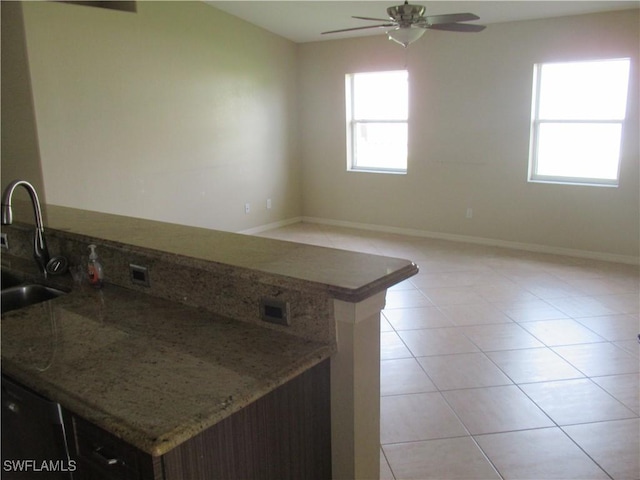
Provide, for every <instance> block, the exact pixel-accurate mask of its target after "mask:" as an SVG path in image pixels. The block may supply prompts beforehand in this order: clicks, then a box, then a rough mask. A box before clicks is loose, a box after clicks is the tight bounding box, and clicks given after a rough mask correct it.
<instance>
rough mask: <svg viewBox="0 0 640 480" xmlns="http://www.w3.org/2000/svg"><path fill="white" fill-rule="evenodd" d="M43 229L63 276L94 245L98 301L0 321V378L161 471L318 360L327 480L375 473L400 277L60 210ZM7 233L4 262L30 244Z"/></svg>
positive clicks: (225, 237)
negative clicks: (161, 463) (382, 350)
mask: <svg viewBox="0 0 640 480" xmlns="http://www.w3.org/2000/svg"><path fill="white" fill-rule="evenodd" d="M46 215H47V226H48V229H47V235H48V238H49V241H50V249H51V250H52V253H53V251H55V252H56V253H63V254H64V255H65V256H67V257H69V259H70V261H71V264H72V265H82V263H83V259H84V257H86V246H87V244H88V243H96V244H97V245H98V251H99V253H100V254H101V255H102V258H103V263H104V267H105V272H106V286H105V288H104V289H103V290H99V291H95V290H91V289H89V288H88V287H85V286H84V285H72V293H70V294H68V295H65V296H62V297H60V298H58V299H56V300H54V301H51V302H46V303H44V304H40V305H35V306H31V307H28V308H26V309H23V310H18V311H15V312H10V313H8V314H7V315H5V316H3V319H2V338H3V349H2V360H3V371H4V372H6V373H7V374H9V375H11V376H13V377H14V378H16V380H18V381H20V382H22V383H24V384H25V385H27V386H28V387H31V388H33V389H34V390H35V391H37V392H39V393H41V394H43V395H45V396H48V397H49V398H51V399H53V400H55V401H59V402H60V403H61V404H62V406H63V407H64V408H66V409H69V410H70V411H72V412H74V413H75V414H77V415H79V416H80V417H82V418H84V419H86V420H88V421H89V422H91V423H92V424H95V425H97V426H99V427H101V428H104V429H105V430H106V431H108V432H110V433H111V434H113V435H115V436H117V437H118V438H122V439H123V440H126V441H127V442H128V443H130V444H132V445H134V446H136V448H139V449H140V450H141V451H144V452H147V453H148V454H150V455H153V456H160V455H164V454H166V453H167V452H171V451H172V449H173V448H175V447H176V446H178V445H180V444H181V443H182V442H185V441H188V440H189V439H190V438H193V437H194V436H196V435H198V432H200V433H201V432H203V431H206V430H207V429H208V428H210V427H211V426H215V425H216V424H217V423H219V422H220V421H221V420H223V419H224V418H226V417H228V416H230V415H233V414H234V413H236V412H239V411H241V410H242V409H243V408H245V407H246V406H247V405H250V404H252V402H254V401H255V400H257V399H260V398H263V397H264V396H265V395H268V394H269V393H270V392H273V391H274V390H276V389H277V388H279V387H280V386H282V385H285V384H286V383H287V382H290V381H291V380H292V379H295V378H297V377H298V376H300V375H301V374H303V373H304V372H306V371H308V370H310V369H312V368H315V367H316V366H317V365H320V364H321V363H322V362H326V361H327V359H329V360H328V361H329V362H330V382H331V402H330V403H331V452H332V453H331V455H332V462H331V463H332V469H333V477H334V478H361V477H365V476H366V477H367V478H370V477H371V476H372V475H373V474H372V473H371V472H372V471H373V470H375V471H376V472H377V468H378V463H375V465H374V466H373V467H372V465H371V463H372V462H377V461H378V458H379V457H378V455H379V441H378V438H379V410H378V409H379V403H378V401H379V310H380V309H381V308H382V307H383V306H384V294H385V291H386V288H388V287H389V286H391V285H393V284H395V283H397V282H399V281H401V280H403V279H405V278H408V277H409V276H411V275H413V274H415V273H416V272H417V267H416V266H415V265H414V264H413V263H411V262H410V261H407V260H402V259H393V258H387V257H380V256H375V255H366V254H359V253H353V252H346V251H341V250H335V249H327V248H322V247H313V246H307V245H299V244H295V243H291V242H282V241H278V240H270V239H263V238H256V237H251V236H247V235H238V234H233V233H227V232H216V231H211V230H206V229H199V228H193V227H184V226H179V225H172V224H164V223H160V222H154V221H149V220H140V219H131V218H128V217H121V216H115V215H108V214H101V213H96V212H85V211H82V210H75V209H68V208H64V207H55V206H49V207H48V208H47V209H46ZM3 231H5V229H3ZM7 231H9V233H10V236H11V237H15V239H16V244H17V246H16V247H13V246H12V248H13V251H12V252H11V253H12V255H16V256H17V257H23V258H28V251H29V248H28V234H27V233H28V229H24V228H22V231H21V227H20V226H17V225H16V226H15V227H11V228H9V229H7ZM21 236H22V237H23V238H21ZM12 241H13V239H12ZM25 242H26V243H27V245H24V243H25ZM21 245H22V246H21ZM5 257H7V259H8V261H5ZM17 263H20V262H19V261H17V260H14V265H10V264H11V257H10V256H3V266H5V268H14V269H15V267H16V264H17ZM132 263H133V264H136V265H140V264H143V265H144V266H145V268H148V274H149V277H150V278H149V279H148V280H150V281H149V282H147V285H143V286H141V285H139V284H135V283H134V284H132V282H131V277H130V274H129V273H130V272H129V265H130V264H132ZM265 298H266V299H268V300H269V299H271V300H274V301H277V302H278V304H281V305H286V307H287V309H288V311H290V314H289V315H288V318H287V320H288V325H287V324H273V323H267V322H265V321H264V318H263V315H262V313H264V312H261V311H260V308H259V306H260V305H262V302H263V301H264V299H265ZM268 303H269V301H267V304H268ZM36 326H39V328H35V327H36ZM34 342H35V343H34ZM37 342H43V343H42V344H41V345H40V347H38V348H37V349H35V350H38V351H40V353H39V354H38V355H41V354H42V352H47V351H51V350H52V349H53V352H52V353H51V356H52V361H51V364H50V365H48V364H47V360H46V359H43V358H35V357H34V356H33V352H34V351H35V350H34V348H33V347H32V348H31V350H30V349H29V348H25V347H28V346H29V345H30V344H37ZM47 342H48V343H47ZM47 348H48V350H47ZM30 352H31V353H30ZM101 355H106V356H105V357H102V356H101ZM36 357H37V355H36ZM45 365H46V368H43V366H45ZM125 372H130V375H126V374H125ZM145 382H150V383H145ZM186 392H190V393H188V394H187V393H186ZM179 397H182V398H183V400H182V401H181V402H179V401H177V398H179ZM376 399H377V400H376ZM372 416H373V417H372ZM374 417H375V418H374ZM376 419H377V420H376ZM372 436H373V438H371V437H372Z"/></svg>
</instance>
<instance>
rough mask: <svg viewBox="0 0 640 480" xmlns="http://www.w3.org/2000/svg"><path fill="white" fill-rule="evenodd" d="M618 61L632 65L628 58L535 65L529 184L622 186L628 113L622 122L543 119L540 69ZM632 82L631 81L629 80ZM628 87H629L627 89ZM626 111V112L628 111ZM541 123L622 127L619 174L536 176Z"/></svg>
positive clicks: (611, 120) (612, 120) (619, 120)
mask: <svg viewBox="0 0 640 480" xmlns="http://www.w3.org/2000/svg"><path fill="white" fill-rule="evenodd" d="M617 60H627V61H628V62H629V64H630V63H631V59H630V58H628V57H621V58H605V59H594V60H576V61H574V62H570V61H569V62H544V63H542V62H541V63H536V64H535V65H534V73H533V75H534V76H533V92H532V108H531V132H530V146H529V172H528V181H529V182H531V183H552V184H562V185H582V186H597V187H618V186H619V183H620V164H621V160H622V141H623V138H624V127H625V120H626V113H625V115H624V116H623V117H622V118H620V119H606V120H600V119H595V120H591V119H571V118H564V119H554V120H546V119H540V94H541V92H540V88H541V84H542V72H541V69H542V67H543V66H544V65H550V64H553V63H588V62H607V61H617ZM627 82H629V79H627ZM628 87H629V85H628V84H627V89H628ZM627 102H628V90H627ZM625 111H626V109H625ZM542 124H556V125H560V124H589V125H594V124H612V125H620V151H619V153H618V162H617V163H618V164H617V167H618V169H617V172H616V177H615V178H591V177H574V176H556V175H543V174H539V173H537V171H536V170H537V166H538V151H539V148H538V141H539V138H538V137H539V132H540V125H542Z"/></svg>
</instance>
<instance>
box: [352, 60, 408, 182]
mask: <svg viewBox="0 0 640 480" xmlns="http://www.w3.org/2000/svg"><path fill="white" fill-rule="evenodd" d="M346 89H347V91H346V98H347V159H348V165H347V169H348V170H352V171H369V172H385V173H406V171H407V145H408V130H409V126H408V120H409V86H408V74H407V71H406V70H401V71H391V72H370V73H355V74H349V75H347V76H346Z"/></svg>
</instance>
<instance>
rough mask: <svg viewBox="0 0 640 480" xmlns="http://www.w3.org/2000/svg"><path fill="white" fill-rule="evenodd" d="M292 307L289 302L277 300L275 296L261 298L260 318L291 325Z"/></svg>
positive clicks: (278, 323)
mask: <svg viewBox="0 0 640 480" xmlns="http://www.w3.org/2000/svg"><path fill="white" fill-rule="evenodd" d="M290 317H291V307H290V305H289V302H285V301H282V300H276V299H275V298H262V299H260V318H262V320H263V321H265V322H269V323H275V324H277V325H284V326H289V325H291V321H290V320H289V319H290Z"/></svg>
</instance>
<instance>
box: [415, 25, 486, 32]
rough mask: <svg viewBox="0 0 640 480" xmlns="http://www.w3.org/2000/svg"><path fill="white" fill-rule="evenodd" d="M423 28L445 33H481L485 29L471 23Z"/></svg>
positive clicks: (482, 26)
mask: <svg viewBox="0 0 640 480" xmlns="http://www.w3.org/2000/svg"><path fill="white" fill-rule="evenodd" d="M424 28H428V29H429V30H444V31H447V32H481V31H482V30H484V29H485V28H487V27H486V26H484V25H475V24H473V23H441V24H438V25H428V26H426V27H424Z"/></svg>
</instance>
